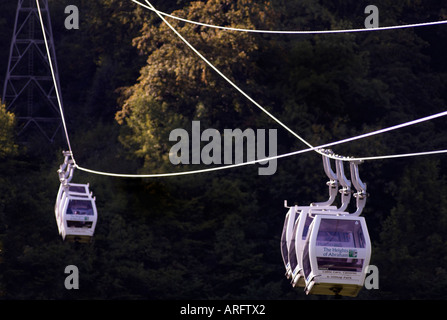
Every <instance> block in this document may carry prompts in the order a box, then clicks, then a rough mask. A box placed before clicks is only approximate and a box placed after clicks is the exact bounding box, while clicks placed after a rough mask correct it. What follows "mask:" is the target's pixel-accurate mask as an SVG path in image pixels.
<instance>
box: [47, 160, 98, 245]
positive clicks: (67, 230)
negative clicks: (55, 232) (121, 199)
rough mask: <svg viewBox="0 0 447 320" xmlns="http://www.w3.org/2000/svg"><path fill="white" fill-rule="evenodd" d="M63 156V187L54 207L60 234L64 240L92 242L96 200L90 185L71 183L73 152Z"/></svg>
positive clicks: (59, 173) (60, 173)
mask: <svg viewBox="0 0 447 320" xmlns="http://www.w3.org/2000/svg"><path fill="white" fill-rule="evenodd" d="M63 154H64V157H65V159H64V163H63V164H62V165H61V166H60V168H59V170H58V171H57V172H58V175H59V180H60V182H61V185H60V187H59V192H58V193H57V198H56V204H55V206H54V211H55V215H56V222H57V227H58V229H59V234H60V235H61V236H62V239H63V240H67V241H72V242H82V243H85V242H90V241H91V239H92V237H93V234H94V233H95V227H96V221H97V219H98V213H97V211H96V204H95V200H96V199H95V197H93V194H92V192H90V190H89V184H76V183H71V182H70V181H71V179H72V178H73V171H74V167H75V166H74V163H73V160H72V159H71V157H72V155H71V152H69V151H64V152H63Z"/></svg>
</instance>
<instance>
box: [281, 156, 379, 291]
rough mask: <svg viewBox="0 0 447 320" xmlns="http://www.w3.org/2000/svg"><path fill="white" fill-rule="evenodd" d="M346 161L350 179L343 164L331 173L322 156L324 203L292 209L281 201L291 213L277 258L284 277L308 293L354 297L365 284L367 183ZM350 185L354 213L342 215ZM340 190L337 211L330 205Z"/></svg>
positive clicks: (368, 248)
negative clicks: (282, 265) (354, 202)
mask: <svg viewBox="0 0 447 320" xmlns="http://www.w3.org/2000/svg"><path fill="white" fill-rule="evenodd" d="M323 151H324V153H325V154H333V153H332V151H331V150H323ZM349 163H350V173H351V180H352V181H350V180H348V179H347V178H346V176H345V174H344V167H343V160H341V159H336V160H335V165H336V173H334V171H333V170H332V168H331V163H330V158H329V157H327V156H326V155H324V154H323V167H324V171H325V173H326V175H327V176H328V177H329V179H330V180H329V181H328V183H327V185H328V186H329V199H328V200H327V201H326V202H319V203H311V204H310V206H290V207H289V206H287V201H286V202H285V207H286V208H288V209H289V210H288V212H287V214H286V217H285V221H284V227H283V231H282V235H281V254H282V258H283V261H284V265H285V268H286V277H287V278H288V279H290V280H291V284H292V286H293V287H303V288H304V291H305V292H306V294H318V295H336V296H351V297H355V296H357V294H358V293H359V291H360V290H361V288H362V287H363V284H364V281H365V276H366V273H367V267H368V265H369V261H370V257H371V242H370V238H369V234H368V229H367V227H366V222H365V218H364V217H360V216H359V215H360V214H361V212H362V210H363V208H364V206H365V202H366V197H367V193H366V185H365V184H364V183H363V182H362V181H361V180H360V178H359V173H358V165H359V163H360V162H359V161H349ZM351 183H352V184H353V185H354V187H355V189H356V191H357V192H356V193H354V197H355V198H356V206H357V210H356V211H355V212H353V213H349V212H346V210H347V207H348V204H349V201H350V199H351V194H352V192H351ZM340 185H341V188H340V190H339V186H340ZM338 192H340V194H341V205H340V207H336V206H334V205H333V203H334V200H335V199H336V197H337V194H338Z"/></svg>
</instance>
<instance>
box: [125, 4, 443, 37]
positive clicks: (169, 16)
mask: <svg viewBox="0 0 447 320" xmlns="http://www.w3.org/2000/svg"><path fill="white" fill-rule="evenodd" d="M132 1H133V2H135V3H136V4H138V5H140V6H142V7H144V8H146V9H148V10H151V11H153V12H155V13H157V14H159V15H163V16H165V17H168V18H172V19H175V20H179V21H183V22H186V23H191V24H195V25H199V26H203V27H208V28H215V29H221V30H226V31H239V32H253V33H273V34H333V33H354V32H369V31H385V30H395V29H405V28H418V27H428V26H434V25H440V24H447V20H441V21H433V22H423V23H414V24H405V25H396V26H388V27H377V28H359V29H339V30H256V29H245V28H234V27H224V26H218V25H213V24H209V23H203V22H198V21H194V20H188V19H184V18H181V17H177V16H174V15H171V14H168V13H165V12H162V11H159V10H157V9H155V8H154V7H153V6H151V5H145V4H144V3H141V2H139V1H137V0H132ZM146 2H147V1H146Z"/></svg>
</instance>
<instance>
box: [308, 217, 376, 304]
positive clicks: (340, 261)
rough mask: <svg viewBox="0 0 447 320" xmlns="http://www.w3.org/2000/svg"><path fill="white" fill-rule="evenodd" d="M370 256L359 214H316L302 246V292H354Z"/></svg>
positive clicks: (362, 281) (328, 293)
mask: <svg viewBox="0 0 447 320" xmlns="http://www.w3.org/2000/svg"><path fill="white" fill-rule="evenodd" d="M370 256H371V242H370V239H369V234H368V229H367V227H366V223H365V219H364V218H363V217H359V216H351V215H340V216H336V215H324V214H319V215H316V216H315V218H314V220H313V221H312V224H311V226H310V228H309V232H308V234H307V239H306V245H305V246H304V250H303V272H304V277H305V281H306V287H305V291H306V293H307V294H324V295H342V296H351V297H355V296H357V294H358V292H359V291H360V289H361V288H362V287H363V284H364V281H365V274H366V269H367V267H368V265H369V260H370Z"/></svg>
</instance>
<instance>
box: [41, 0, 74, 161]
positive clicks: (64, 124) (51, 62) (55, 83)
mask: <svg viewBox="0 0 447 320" xmlns="http://www.w3.org/2000/svg"><path fill="white" fill-rule="evenodd" d="M36 5H37V11H38V12H39V20H40V25H41V27H42V34H43V39H44V42H45V48H46V51H47V56H48V64H49V65H50V71H51V76H52V78H53V84H54V91H55V92H56V98H57V103H58V105H59V111H60V113H61V119H62V125H63V127H64V132H65V138H66V139H67V145H68V149H69V151H70V152H71V158H72V160H73V163H74V165H75V166H76V161H75V159H74V155H73V150H72V149H71V143H70V138H69V136H68V130H67V124H66V123H65V116H64V110H63V108H62V102H61V98H60V93H59V86H58V83H57V80H56V75H55V74H54V67H53V61H52V59H51V53H50V48H49V46H48V40H47V35H46V32H45V24H44V22H43V17H42V12H41V10H40V4H39V0H36Z"/></svg>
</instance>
